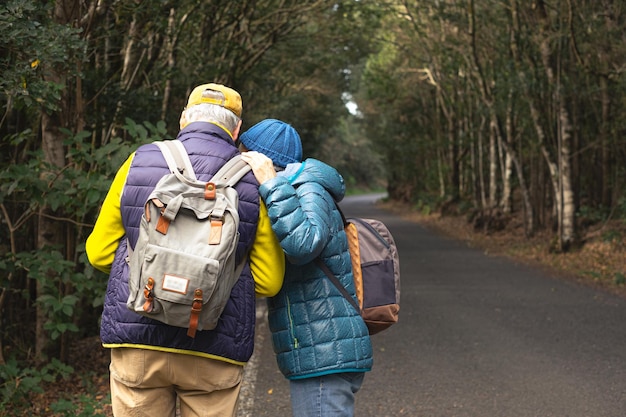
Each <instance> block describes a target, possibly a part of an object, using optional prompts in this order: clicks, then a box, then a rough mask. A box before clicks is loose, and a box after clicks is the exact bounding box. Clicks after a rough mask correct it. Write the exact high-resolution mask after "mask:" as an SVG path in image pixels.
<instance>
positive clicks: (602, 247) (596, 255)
mask: <svg viewBox="0 0 626 417" xmlns="http://www.w3.org/2000/svg"><path fill="white" fill-rule="evenodd" d="M379 206H380V207H382V208H385V209H387V210H389V211H391V212H394V213H396V214H398V215H401V216H402V217H403V218H405V219H407V220H410V221H414V222H416V223H419V224H420V225H422V226H424V227H426V228H429V229H431V230H436V231H437V232H439V233H442V234H443V235H445V236H448V237H451V238H454V239H458V240H462V241H464V242H466V243H467V245H469V246H470V247H474V248H479V249H482V250H484V251H485V252H487V253H489V254H491V255H498V256H504V257H508V258H510V259H513V260H515V261H516V262H523V263H526V264H528V265H533V266H535V267H539V268H542V269H544V270H546V271H548V272H549V273H551V274H552V275H554V276H558V277H559V278H562V279H568V280H573V281H576V282H578V283H580V284H583V285H589V286H592V287H594V288H597V289H602V290H605V291H608V292H611V293H613V294H616V295H619V296H621V297H624V298H626V285H625V284H626V282H625V281H626V242H624V239H622V238H621V236H623V233H624V230H622V229H623V227H624V225H623V224H621V223H615V224H606V223H605V224H601V225H595V226H593V227H587V228H586V229H585V230H584V231H583V232H581V236H582V239H581V241H582V242H584V243H583V244H582V245H580V247H577V248H574V249H571V250H570V251H569V252H567V253H555V252H554V251H551V250H550V242H551V241H552V240H553V237H552V236H553V234H552V233H551V232H548V231H543V232H539V233H537V234H536V235H535V236H534V237H532V238H527V237H526V236H525V235H524V229H523V225H522V223H521V221H520V220H519V219H515V218H511V219H509V220H508V221H507V222H506V225H505V226H504V227H503V228H502V230H499V231H497V232H491V233H485V232H484V231H483V230H476V229H475V227H474V225H473V224H472V223H471V222H470V221H468V219H467V217H465V216H452V215H450V216H441V215H440V214H430V215H424V214H421V213H419V212H417V211H416V210H414V209H412V208H411V207H410V206H408V205H400V204H398V203H395V202H393V203H390V202H381V203H379Z"/></svg>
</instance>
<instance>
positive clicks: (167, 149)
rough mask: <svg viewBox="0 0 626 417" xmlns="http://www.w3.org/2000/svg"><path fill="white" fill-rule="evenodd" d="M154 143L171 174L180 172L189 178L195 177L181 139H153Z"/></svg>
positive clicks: (193, 178)
mask: <svg viewBox="0 0 626 417" xmlns="http://www.w3.org/2000/svg"><path fill="white" fill-rule="evenodd" d="M154 144H155V145H157V146H158V147H159V149H160V150H161V153H162V154H163V157H164V158H165V161H166V162H167V166H168V167H169V168H170V171H171V172H172V173H173V174H176V175H177V176H178V175H179V174H182V175H183V176H185V177H187V178H189V179H191V180H196V179H197V178H196V173H195V172H194V170H193V166H192V165H191V160H190V159H189V155H188V154H187V150H186V149H185V146H184V145H183V143H182V142H181V141H179V140H178V139H174V140H164V141H155V142H154Z"/></svg>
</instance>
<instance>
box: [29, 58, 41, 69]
mask: <svg viewBox="0 0 626 417" xmlns="http://www.w3.org/2000/svg"><path fill="white" fill-rule="evenodd" d="M38 66H39V60H38V59H36V60H34V61H33V62H31V63H30V67H31V68H37V67H38Z"/></svg>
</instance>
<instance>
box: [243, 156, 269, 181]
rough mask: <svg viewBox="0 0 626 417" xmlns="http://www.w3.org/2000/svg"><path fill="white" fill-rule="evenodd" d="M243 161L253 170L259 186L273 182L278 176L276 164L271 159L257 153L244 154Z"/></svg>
mask: <svg viewBox="0 0 626 417" xmlns="http://www.w3.org/2000/svg"><path fill="white" fill-rule="evenodd" d="M241 159H243V160H244V161H246V162H247V163H248V165H250V167H251V168H252V173H253V174H254V176H255V177H256V180H257V181H258V182H259V184H263V183H264V182H265V181H268V180H271V179H272V178H274V177H275V176H276V170H275V169H274V163H273V162H272V160H271V159H270V158H268V157H267V156H265V155H263V154H262V153H259V152H256V151H249V152H242V154H241Z"/></svg>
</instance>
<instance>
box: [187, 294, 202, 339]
mask: <svg viewBox="0 0 626 417" xmlns="http://www.w3.org/2000/svg"><path fill="white" fill-rule="evenodd" d="M201 311H202V289H200V288H196V289H195V291H194V292H193V301H192V303H191V315H190V317H189V329H187V336H189V337H196V330H198V318H199V317H200V312H201Z"/></svg>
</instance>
